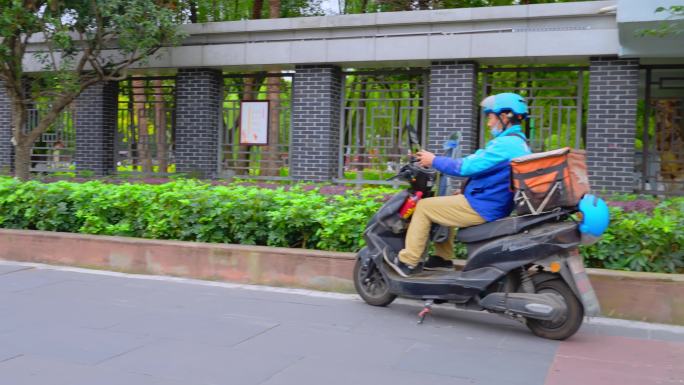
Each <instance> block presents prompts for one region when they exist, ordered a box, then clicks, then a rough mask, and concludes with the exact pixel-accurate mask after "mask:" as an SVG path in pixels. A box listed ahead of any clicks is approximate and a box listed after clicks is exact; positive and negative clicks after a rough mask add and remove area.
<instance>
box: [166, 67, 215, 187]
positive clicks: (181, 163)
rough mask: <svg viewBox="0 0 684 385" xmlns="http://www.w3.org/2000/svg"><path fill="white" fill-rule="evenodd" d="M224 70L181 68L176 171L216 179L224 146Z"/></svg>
mask: <svg viewBox="0 0 684 385" xmlns="http://www.w3.org/2000/svg"><path fill="white" fill-rule="evenodd" d="M222 90H223V76H222V74H221V71H219V70H215V69H210V68H181V69H179V70H178V74H177V75H176V148H175V151H174V157H175V159H176V171H177V172H181V173H188V174H190V175H193V176H197V177H201V178H214V177H216V174H217V171H218V156H219V149H220V147H221V144H220V143H219V130H220V122H221V101H222V100H223V95H222Z"/></svg>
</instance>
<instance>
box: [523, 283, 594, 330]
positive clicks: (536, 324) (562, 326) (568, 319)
mask: <svg viewBox="0 0 684 385" xmlns="http://www.w3.org/2000/svg"><path fill="white" fill-rule="evenodd" d="M535 289H536V290H535V291H536V292H537V293H552V294H556V295H560V296H561V297H563V300H564V301H565V305H566V308H567V311H566V312H565V314H564V315H563V317H561V319H559V320H558V321H555V322H551V321H542V320H536V319H532V318H528V319H527V327H528V328H529V329H530V330H531V331H532V333H534V334H536V335H537V336H539V337H543V338H549V339H552V340H564V339H566V338H569V337H571V336H572V335H573V334H575V333H576V332H577V330H578V329H579V328H580V326H582V321H584V307H583V306H582V303H581V302H580V301H579V300H578V299H577V297H576V296H575V293H573V292H572V289H570V287H569V286H568V284H567V283H565V281H563V279H561V278H555V279H551V280H548V281H544V282H541V283H535Z"/></svg>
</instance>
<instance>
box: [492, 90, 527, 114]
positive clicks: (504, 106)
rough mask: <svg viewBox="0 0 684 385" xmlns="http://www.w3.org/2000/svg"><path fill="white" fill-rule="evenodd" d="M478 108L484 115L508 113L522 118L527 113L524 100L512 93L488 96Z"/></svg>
mask: <svg viewBox="0 0 684 385" xmlns="http://www.w3.org/2000/svg"><path fill="white" fill-rule="evenodd" d="M480 107H482V110H483V112H484V113H485V114H488V113H490V112H493V113H495V114H497V115H499V114H500V113H502V112H509V111H510V112H512V113H514V114H515V115H523V118H524V117H526V116H527V113H528V109H527V102H526V101H525V98H523V97H522V96H520V95H518V94H514V93H512V92H504V93H502V94H496V95H491V96H488V97H486V98H484V100H482V102H481V103H480Z"/></svg>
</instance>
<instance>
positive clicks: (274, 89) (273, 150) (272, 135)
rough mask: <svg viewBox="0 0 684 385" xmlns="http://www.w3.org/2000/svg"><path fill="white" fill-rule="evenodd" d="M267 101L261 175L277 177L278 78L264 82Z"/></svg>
mask: <svg viewBox="0 0 684 385" xmlns="http://www.w3.org/2000/svg"><path fill="white" fill-rule="evenodd" d="M266 84H267V85H268V86H267V89H268V101H269V106H268V108H269V112H268V114H269V116H268V146H267V147H264V148H263V151H262V153H261V154H262V157H261V161H262V167H261V175H263V176H278V175H279V174H280V169H279V167H278V159H279V158H280V148H279V146H278V145H279V142H280V141H279V140H278V136H279V133H280V116H279V115H278V114H279V112H280V78H279V77H269V78H267V80H266Z"/></svg>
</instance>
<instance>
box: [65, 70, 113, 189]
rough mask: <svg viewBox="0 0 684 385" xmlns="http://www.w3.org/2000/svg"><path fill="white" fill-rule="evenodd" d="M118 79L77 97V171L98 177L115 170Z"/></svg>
mask: <svg viewBox="0 0 684 385" xmlns="http://www.w3.org/2000/svg"><path fill="white" fill-rule="evenodd" d="M118 93H119V87H118V83H117V82H107V83H98V84H95V85H93V86H90V87H88V88H87V89H86V90H85V91H83V93H81V95H80V96H79V97H78V98H76V101H75V103H76V111H75V116H74V127H75V128H76V154H75V161H76V171H77V172H81V171H91V172H93V173H94V174H95V175H97V176H103V175H109V174H112V173H114V170H115V168H114V134H115V133H116V116H117V100H118Z"/></svg>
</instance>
